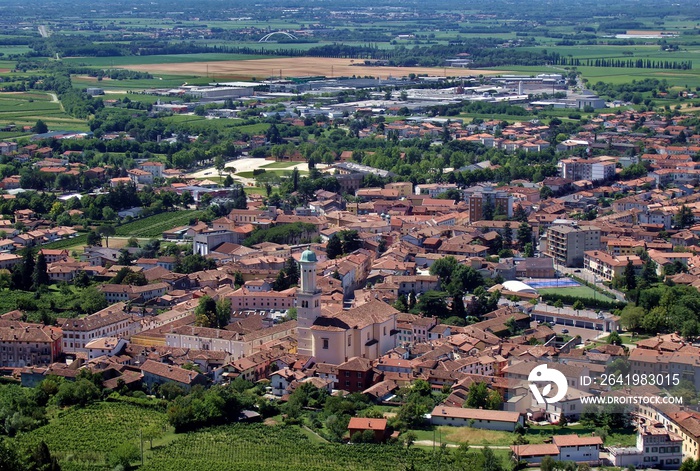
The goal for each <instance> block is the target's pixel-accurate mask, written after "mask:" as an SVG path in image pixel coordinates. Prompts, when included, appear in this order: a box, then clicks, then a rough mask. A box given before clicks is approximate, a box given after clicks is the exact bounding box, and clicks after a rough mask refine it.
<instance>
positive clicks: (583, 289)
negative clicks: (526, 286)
mask: <svg viewBox="0 0 700 471" xmlns="http://www.w3.org/2000/svg"><path fill="white" fill-rule="evenodd" d="M537 291H538V292H539V293H540V294H560V295H562V296H576V297H577V298H598V299H608V298H607V297H606V296H605V295H604V294H602V293H598V292H597V291H595V290H594V289H592V288H589V287H588V286H584V285H581V286H571V287H561V288H540V289H538V290H537Z"/></svg>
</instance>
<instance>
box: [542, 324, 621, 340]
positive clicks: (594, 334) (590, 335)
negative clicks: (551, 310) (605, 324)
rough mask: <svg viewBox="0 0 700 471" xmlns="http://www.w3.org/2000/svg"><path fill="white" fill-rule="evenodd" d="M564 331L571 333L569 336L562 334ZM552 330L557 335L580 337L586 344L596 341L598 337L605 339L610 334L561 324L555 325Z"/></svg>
mask: <svg viewBox="0 0 700 471" xmlns="http://www.w3.org/2000/svg"><path fill="white" fill-rule="evenodd" d="M563 329H566V330H568V331H569V332H568V333H567V334H564V333H563V332H562V330H563ZM552 330H553V331H554V332H556V333H557V334H563V335H568V336H570V337H576V336H577V335H580V336H581V340H582V341H583V342H586V340H596V339H597V338H598V337H604V336H607V335H608V332H601V331H599V330H593V329H584V328H582V327H571V326H566V325H559V324H555V325H554V327H552Z"/></svg>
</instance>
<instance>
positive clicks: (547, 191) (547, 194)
mask: <svg viewBox="0 0 700 471" xmlns="http://www.w3.org/2000/svg"><path fill="white" fill-rule="evenodd" d="M552 196H554V191H552V189H551V188H550V187H548V186H543V187H542V188H540V199H543V200H546V199H547V198H551V197H552Z"/></svg>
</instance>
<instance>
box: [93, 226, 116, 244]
mask: <svg viewBox="0 0 700 471" xmlns="http://www.w3.org/2000/svg"><path fill="white" fill-rule="evenodd" d="M97 232H98V234H100V235H101V236H102V237H104V238H105V244H106V245H107V248H109V238H110V237H112V236H113V235H114V234H116V233H117V231H116V229H114V226H112V225H110V224H104V225H102V226H100V227H98V228H97Z"/></svg>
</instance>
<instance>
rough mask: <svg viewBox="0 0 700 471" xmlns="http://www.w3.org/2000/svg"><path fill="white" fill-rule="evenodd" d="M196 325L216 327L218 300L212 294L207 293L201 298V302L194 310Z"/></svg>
mask: <svg viewBox="0 0 700 471" xmlns="http://www.w3.org/2000/svg"><path fill="white" fill-rule="evenodd" d="M194 314H195V325H198V326H200V327H216V326H217V325H216V324H217V315H216V301H214V299H213V298H212V297H211V296H208V295H205V296H202V297H201V298H199V303H198V304H197V307H196V308H195V310H194Z"/></svg>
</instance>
